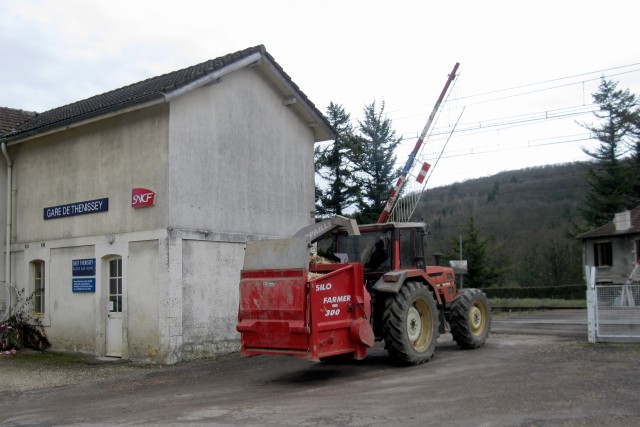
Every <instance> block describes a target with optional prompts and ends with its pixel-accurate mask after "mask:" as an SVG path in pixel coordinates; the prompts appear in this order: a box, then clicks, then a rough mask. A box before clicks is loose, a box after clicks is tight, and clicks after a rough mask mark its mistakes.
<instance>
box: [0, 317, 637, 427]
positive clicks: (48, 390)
mask: <svg viewBox="0 0 640 427" xmlns="http://www.w3.org/2000/svg"><path fill="white" fill-rule="evenodd" d="M567 315H568V316H574V314H567ZM548 316H549V315H547V317H546V318H537V319H536V318H534V320H533V321H529V322H528V323H526V322H523V321H521V320H519V319H525V320H526V318H527V315H520V316H519V317H515V318H513V319H512V320H509V321H506V322H505V321H498V322H496V323H495V326H494V333H492V335H491V337H490V339H489V341H488V343H487V345H486V346H485V347H483V348H481V349H479V350H474V351H463V350H460V349H458V348H457V347H456V346H455V343H453V341H451V340H450V335H444V336H443V337H441V339H440V341H439V344H438V348H437V350H436V358H435V359H433V360H432V361H431V362H429V363H427V364H425V365H422V366H418V367H410V368H398V367H395V366H393V365H391V364H390V363H389V360H388V358H387V356H386V352H385V351H384V350H383V349H381V348H375V349H373V350H371V351H370V353H369V355H368V357H367V359H366V360H364V361H361V362H354V361H345V362H342V363H338V364H314V363H310V362H306V361H304V360H298V359H291V358H283V357H262V356H261V357H256V358H241V357H239V356H237V355H230V356H227V357H224V358H221V359H219V360H215V361H214V360H204V361H197V362H191V363H185V364H180V365H177V366H171V367H151V368H148V367H136V366H132V365H131V364H120V365H87V364H85V363H75V364H74V363H70V364H68V365H67V366H66V367H65V368H64V370H66V371H65V372H67V374H65V375H66V377H65V378H67V379H70V378H71V376H70V374H69V372H72V369H73V366H76V367H77V368H78V370H79V371H82V372H84V373H83V374H82V375H79V376H78V377H77V378H75V379H71V380H69V381H67V382H68V383H69V384H67V385H55V384H53V385H52V386H47V387H44V388H31V389H29V390H27V389H23V391H13V392H11V391H6V390H5V391H3V392H0V424H1V425H33V424H47V425H50V424H66V425H68V424H92V425H95V424H135V425H152V424H165V425H175V424H194V425H212V424H213V425H234V424H235V425H237V424H240V425H260V426H265V425H380V424H385V425H448V426H452V425H453V426H455V425H474V426H475V425H486V426H502V425H532V426H545V425H554V426H555V425H562V426H584V425H587V426H602V425H620V426H629V425H640V403H638V402H639V401H638V397H639V395H638V390H640V375H638V371H639V370H640V346H638V345H621V344H616V345H612V344H597V345H591V344H587V343H586V326H584V327H580V326H581V325H580V324H576V322H571V321H567V320H566V319H564V320H563V319H559V320H558V321H557V322H556V323H548V320H549V319H550V318H549V317H548ZM529 317H530V316H529ZM524 324H526V325H528V326H527V327H528V329H526V330H522V331H521V332H518V333H514V331H516V330H517V329H518V328H521V327H522V325H524ZM536 325H538V326H539V325H546V326H545V327H544V328H543V329H542V330H541V331H540V330H538V331H537V332H536ZM549 325H556V326H557V328H556V330H553V328H551V327H550V326H549ZM582 335H584V337H585V338H583V337H582ZM25 368H26V369H33V365H31V366H27V364H24V363H22V364H21V363H20V362H18V363H14V362H4V363H3V362H0V377H3V378H7V377H6V376H5V374H6V373H8V372H10V371H11V372H14V373H15V372H18V371H20V370H22V372H26V371H25ZM40 369H43V371H42V372H44V371H47V370H49V371H55V369H54V367H49V368H47V367H40ZM64 370H63V371H64ZM3 382H4V381H3ZM62 383H64V381H62Z"/></svg>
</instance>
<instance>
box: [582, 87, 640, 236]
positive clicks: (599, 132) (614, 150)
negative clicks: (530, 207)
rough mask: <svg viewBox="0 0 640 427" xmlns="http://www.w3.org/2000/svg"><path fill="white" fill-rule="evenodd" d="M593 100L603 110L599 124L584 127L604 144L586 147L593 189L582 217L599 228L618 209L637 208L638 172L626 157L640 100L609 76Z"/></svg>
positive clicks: (599, 115)
mask: <svg viewBox="0 0 640 427" xmlns="http://www.w3.org/2000/svg"><path fill="white" fill-rule="evenodd" d="M593 99H594V101H595V103H597V104H598V105H599V106H600V111H599V112H596V113H594V114H595V116H596V118H597V119H598V121H599V124H596V125H587V124H583V126H584V127H585V128H586V129H588V130H590V131H591V132H593V134H594V136H595V137H596V138H597V139H598V140H599V141H600V147H598V149H597V150H595V151H588V150H586V149H585V150H584V152H585V153H586V154H587V155H589V156H590V157H591V158H593V159H594V163H593V165H592V166H591V168H590V169H589V171H588V177H587V180H588V183H589V187H590V191H589V193H588V194H587V196H586V199H585V201H584V207H583V209H582V216H583V217H584V218H585V220H586V221H587V223H588V225H589V226H591V227H598V226H601V225H603V224H605V223H607V222H609V221H611V219H612V218H613V216H614V214H615V213H616V212H620V211H621V210H624V209H626V208H631V207H633V203H634V201H633V198H632V197H631V194H632V190H633V188H632V187H633V185H632V180H633V179H634V178H633V175H632V173H634V172H637V171H633V170H631V168H630V162H629V161H622V159H623V157H624V155H625V154H626V153H627V152H628V151H629V147H630V146H631V145H632V142H631V141H632V139H633V137H634V132H635V130H637V122H638V100H637V98H636V96H635V95H633V94H631V93H630V92H629V90H624V91H623V90H618V89H617V83H616V82H612V81H609V80H605V79H602V82H601V83H600V87H599V88H598V92H596V93H595V94H594V95H593ZM636 175H637V174H636Z"/></svg>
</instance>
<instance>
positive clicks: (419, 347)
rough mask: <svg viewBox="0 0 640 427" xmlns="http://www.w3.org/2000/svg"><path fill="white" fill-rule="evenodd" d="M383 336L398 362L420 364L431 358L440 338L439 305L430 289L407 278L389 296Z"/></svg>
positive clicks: (391, 354)
mask: <svg viewBox="0 0 640 427" xmlns="http://www.w3.org/2000/svg"><path fill="white" fill-rule="evenodd" d="M382 336H383V338H384V342H385V347H386V349H387V351H388V352H389V355H390V356H391V357H392V358H393V359H395V360H396V361H398V362H401V363H403V364H409V365H418V364H421V363H425V362H428V361H429V360H430V359H431V358H432V357H433V352H434V350H435V347H436V341H437V340H438V308H437V307H436V301H435V299H434V298H433V295H432V294H431V291H429V289H428V288H427V287H426V286H424V285H422V284H421V283H417V282H406V283H404V284H403V285H402V286H401V287H400V290H399V291H398V293H397V294H396V295H394V296H390V297H388V298H387V300H386V302H385V308H384V314H383V327H382Z"/></svg>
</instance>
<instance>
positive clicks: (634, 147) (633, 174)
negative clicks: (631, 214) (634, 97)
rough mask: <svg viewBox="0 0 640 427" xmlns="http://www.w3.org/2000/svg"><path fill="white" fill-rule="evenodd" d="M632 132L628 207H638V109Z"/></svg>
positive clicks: (639, 148)
mask: <svg viewBox="0 0 640 427" xmlns="http://www.w3.org/2000/svg"><path fill="white" fill-rule="evenodd" d="M632 120H633V132H632V142H631V147H630V149H631V157H630V159H629V178H630V187H631V190H630V193H629V205H630V206H629V207H636V206H638V205H640V107H638V108H636V110H635V112H634V114H633V116H632Z"/></svg>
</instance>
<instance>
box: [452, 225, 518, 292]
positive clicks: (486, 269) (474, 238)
mask: <svg viewBox="0 0 640 427" xmlns="http://www.w3.org/2000/svg"><path fill="white" fill-rule="evenodd" d="M451 243H452V245H451V248H452V252H451V254H449V256H448V257H449V259H457V258H458V256H457V255H454V254H456V253H458V250H459V247H460V243H459V240H458V238H453V239H452V240H451ZM489 249H490V247H489V241H488V240H486V239H483V238H482V237H480V232H479V230H478V228H477V227H476V224H475V221H474V219H473V216H470V217H469V221H468V223H467V227H466V230H465V234H464V235H463V236H462V257H463V259H466V260H467V274H466V276H465V277H464V287H465V288H486V287H488V286H491V285H494V284H496V282H497V281H498V279H499V278H500V276H501V275H502V274H504V273H505V271H506V269H504V268H499V267H498V266H497V265H496V263H495V262H494V260H493V259H492V256H491V253H490V252H489Z"/></svg>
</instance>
